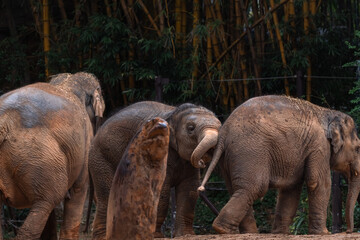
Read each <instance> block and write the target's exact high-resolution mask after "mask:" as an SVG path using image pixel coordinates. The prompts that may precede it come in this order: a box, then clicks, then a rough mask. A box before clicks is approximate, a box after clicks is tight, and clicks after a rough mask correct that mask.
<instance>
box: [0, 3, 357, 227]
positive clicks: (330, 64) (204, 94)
mask: <svg viewBox="0 0 360 240" xmlns="http://www.w3.org/2000/svg"><path fill="white" fill-rule="evenodd" d="M359 14H360V1H359V0H324V1H322V0H296V1H295V0H227V1H224V0H193V1H189V0H182V1H181V0H92V1H90V0H42V1H36V0H0V94H3V93H5V92H7V91H10V90H12V89H15V88H18V87H20V86H23V85H26V84H30V83H33V82H38V81H47V80H48V79H49V77H50V76H51V75H54V74H57V73H62V72H71V73H75V72H78V71H87V72H91V73H93V74H95V75H96V76H97V77H98V78H99V80H100V81H101V85H102V88H103V94H104V97H105V100H106V114H105V116H106V115H109V114H111V113H112V112H113V111H115V110H116V109H118V108H121V107H124V106H127V105H129V104H131V103H134V102H137V101H141V100H161V101H162V102H164V103H168V104H173V105H177V104H180V103H184V102H193V103H196V104H201V105H203V106H206V107H208V108H209V109H211V110H212V111H214V112H215V113H216V114H217V115H218V117H219V119H220V120H222V121H224V120H225V119H226V117H227V116H228V115H229V114H230V113H231V111H232V110H233V109H234V108H236V106H238V105H240V104H241V103H242V102H244V101H246V100H247V99H249V98H251V97H254V96H259V95H265V94H285V95H290V96H295V97H299V98H304V99H306V100H308V101H311V102H313V103H316V104H318V105H321V106H324V107H329V108H333V109H337V110H341V111H344V112H347V113H350V114H351V115H352V116H353V117H354V118H355V120H356V121H357V122H358V123H360V114H359V112H360V110H359V107H358V103H359V101H360V100H359V99H358V97H359V95H360V94H359V89H360V81H358V75H357V69H358V66H359V65H360V64H359V63H358V62H357V59H358V58H359V54H360V45H359V42H360V32H359V28H360V27H359V20H360V17H359ZM156 90H158V91H156ZM212 182H213V183H212V184H213V186H212V187H211V186H210V187H209V189H210V191H208V192H207V195H208V197H209V198H210V199H211V200H212V201H213V202H214V203H215V205H216V206H217V207H218V208H219V209H220V208H221V207H222V206H223V205H224V203H225V202H226V200H227V198H228V195H227V192H226V190H225V187H224V186H223V183H222V179H221V177H219V176H214V177H213V178H212ZM341 185H342V188H341V189H342V191H346V182H344V180H341ZM211 189H213V191H212V190H211ZM275 198H276V192H275V191H270V192H269V193H268V194H267V195H266V197H265V198H264V199H262V200H261V201H260V200H259V201H258V202H257V203H255V210H256V216H257V221H258V226H259V229H260V231H261V232H269V231H270V223H271V217H272V214H273V211H274V205H275ZM359 211H360V210H357V211H356V214H355V216H356V220H355V227H356V228H358V227H360V213H359ZM16 217H17V218H21V214H20V213H19V214H18V216H16ZM306 218H307V196H306V193H305V192H304V194H303V196H302V199H301V203H300V206H299V211H298V214H297V216H296V219H295V221H294V224H293V226H292V231H293V233H295V234H304V233H306V231H307V229H306V221H307V219H306ZM212 220H213V215H212V213H211V212H210V210H208V209H207V207H205V205H204V204H203V203H202V202H201V201H200V200H199V204H198V207H197V211H196V219H195V228H196V231H197V233H208V232H211V231H212V230H211V222H212ZM5 224H6V223H5ZM168 225H169V229H170V230H171V226H170V225H171V219H170V220H169V223H168ZM340 225H341V224H340ZM6 226H8V225H6ZM340 227H341V226H340ZM329 228H330V229H332V213H331V204H330V208H329ZM169 229H168V230H169ZM170 230H169V231H170ZM9 231H10V230H9ZM169 234H171V233H169Z"/></svg>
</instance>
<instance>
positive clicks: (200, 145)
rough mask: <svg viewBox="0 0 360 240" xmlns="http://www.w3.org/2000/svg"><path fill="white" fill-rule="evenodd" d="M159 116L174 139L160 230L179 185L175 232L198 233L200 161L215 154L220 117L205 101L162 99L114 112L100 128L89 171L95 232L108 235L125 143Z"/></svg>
mask: <svg viewBox="0 0 360 240" xmlns="http://www.w3.org/2000/svg"><path fill="white" fill-rule="evenodd" d="M154 117H160V118H163V119H165V120H166V121H167V122H168V123H169V128H170V143H169V154H168V160H167V170H166V178H165V181H164V184H163V187H162V190H161V195H160V200H159V205H158V212H157V234H156V235H157V236H159V235H160V234H161V231H160V230H161V229H160V228H161V225H162V223H163V222H164V220H165V218H166V215H167V210H168V206H169V198H170V188H171V187H175V191H176V207H177V210H176V220H175V236H180V235H184V234H193V228H192V223H193V218H194V209H195V205H196V200H197V196H198V195H197V191H196V189H197V186H199V182H200V169H198V168H199V167H201V166H203V165H205V163H206V162H207V161H209V160H210V159H211V156H210V155H209V153H207V152H208V151H209V150H210V149H212V148H213V147H214V146H215V145H216V143H217V138H218V129H219V128H220V125H221V123H220V121H219V120H218V119H217V118H216V117H215V115H214V114H213V113H212V112H210V111H209V110H207V109H206V108H204V107H200V106H196V105H193V104H182V105H180V106H179V107H172V106H168V105H165V104H162V103H158V102H151V101H145V102H139V103H135V104H133V105H130V106H128V107H126V108H124V109H122V110H121V111H119V112H118V113H117V114H115V115H114V116H112V117H111V118H109V119H108V120H107V121H106V122H105V123H104V124H103V125H102V126H101V128H100V129H99V131H98V132H97V134H96V136H95V137H94V140H93V142H92V146H91V148H90V154H89V169H90V175H91V178H92V180H93V183H94V189H95V194H96V199H97V202H96V214H95V220H94V223H93V238H94V239H104V238H105V231H106V212H107V204H108V198H109V193H110V187H111V183H112V180H113V177H114V174H115V171H116V168H117V166H118V163H119V161H120V159H121V157H122V155H123V153H124V151H125V148H126V146H127V145H128V143H129V142H130V140H131V139H132V138H133V136H134V135H135V134H136V132H137V130H138V129H139V128H140V127H141V126H142V125H143V124H144V123H145V122H146V121H148V120H150V119H153V118H154Z"/></svg>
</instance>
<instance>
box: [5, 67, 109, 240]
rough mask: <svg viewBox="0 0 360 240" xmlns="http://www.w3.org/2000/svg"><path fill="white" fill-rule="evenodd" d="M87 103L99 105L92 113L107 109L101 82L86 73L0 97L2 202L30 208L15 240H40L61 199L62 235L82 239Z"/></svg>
mask: <svg viewBox="0 0 360 240" xmlns="http://www.w3.org/2000/svg"><path fill="white" fill-rule="evenodd" d="M94 94H96V96H97V98H94ZM87 105H90V107H91V108H93V106H96V107H97V109H98V111H96V110H95V109H94V108H93V109H94V110H93V113H92V116H93V117H95V116H101V115H102V113H103V111H104V108H105V106H104V101H103V98H102V95H101V89H100V85H99V82H98V80H97V78H96V77H95V76H93V75H92V74H88V73H77V74H67V73H64V74H59V75H56V76H54V77H53V78H52V79H51V81H50V83H35V84H32V85H28V86H25V87H22V88H19V89H16V90H14V91H11V92H9V93H7V94H4V95H2V96H1V97H0V191H1V204H6V205H8V206H11V207H14V208H19V209H21V208H30V212H29V214H28V216H27V217H26V220H25V222H24V224H23V225H22V226H21V228H20V229H19V231H18V233H17V236H16V239H27V240H28V239H39V238H40V235H41V233H42V231H43V228H44V226H45V225H46V222H47V219H48V216H49V215H50V213H51V212H52V211H53V209H54V207H55V206H56V205H57V204H59V203H60V202H61V201H64V217H63V219H64V220H63V223H62V226H61V230H60V239H78V237H79V226H80V221H81V216H82V208H83V204H84V201H85V197H86V191H87V187H88V152H89V148H90V141H91V139H92V137H93V129H92V125H91V124H92V121H94V119H91V118H90V116H89V115H88V112H87V110H86V108H87V107H88V106H87ZM66 196H70V198H69V197H66ZM51 219H55V218H51ZM49 221H50V220H49ZM53 226H55V225H53Z"/></svg>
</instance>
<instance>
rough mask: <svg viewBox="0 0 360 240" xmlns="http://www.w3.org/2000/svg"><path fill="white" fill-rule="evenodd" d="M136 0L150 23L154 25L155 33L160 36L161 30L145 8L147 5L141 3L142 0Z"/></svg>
mask: <svg viewBox="0 0 360 240" xmlns="http://www.w3.org/2000/svg"><path fill="white" fill-rule="evenodd" d="M137 1H138V3H139V5H140V6H141V8H142V9H143V11H144V12H145V14H146V16H147V17H148V19H149V21H150V23H151V25H152V26H153V27H154V29H155V31H156V33H157V35H158V36H159V37H161V32H160V30H159V28H158V26H157V25H156V23H155V21H154V19H153V18H152V16H151V15H150V13H149V10H148V9H147V7H146V6H145V4H144V3H143V1H142V0H137Z"/></svg>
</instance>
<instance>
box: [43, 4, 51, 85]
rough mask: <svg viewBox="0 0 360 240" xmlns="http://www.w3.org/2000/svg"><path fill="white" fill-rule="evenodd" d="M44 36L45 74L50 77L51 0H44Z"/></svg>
mask: <svg viewBox="0 0 360 240" xmlns="http://www.w3.org/2000/svg"><path fill="white" fill-rule="evenodd" d="M42 7H43V11H42V12H43V34H44V35H43V38H44V53H45V76H46V79H48V77H49V75H50V73H49V59H48V56H47V55H48V53H49V51H50V20H49V2H48V0H43V4H42Z"/></svg>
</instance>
